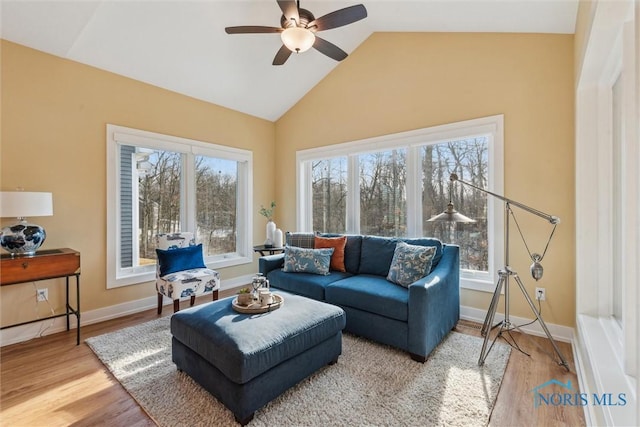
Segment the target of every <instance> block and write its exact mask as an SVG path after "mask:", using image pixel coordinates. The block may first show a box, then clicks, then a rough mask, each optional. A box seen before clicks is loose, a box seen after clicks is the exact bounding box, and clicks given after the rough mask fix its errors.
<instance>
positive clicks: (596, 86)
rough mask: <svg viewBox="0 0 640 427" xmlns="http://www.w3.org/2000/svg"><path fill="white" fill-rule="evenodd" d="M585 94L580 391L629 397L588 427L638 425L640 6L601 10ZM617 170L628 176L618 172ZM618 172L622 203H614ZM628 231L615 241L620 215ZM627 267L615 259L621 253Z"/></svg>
mask: <svg viewBox="0 0 640 427" xmlns="http://www.w3.org/2000/svg"><path fill="white" fill-rule="evenodd" d="M592 6H593V9H592V10H591V11H590V13H591V16H592V18H591V22H590V24H591V28H590V31H589V33H588V41H587V44H586V50H585V60H584V63H583V65H582V69H581V70H580V74H579V76H578V82H577V88H576V325H577V334H576V346H575V348H576V351H575V355H576V360H577V366H578V368H579V371H578V374H579V379H580V389H581V390H582V391H584V392H586V393H588V394H591V393H600V394H602V393H608V392H611V393H615V394H618V393H624V394H625V395H626V399H627V404H626V405H625V406H623V407H615V408H612V407H608V406H593V405H587V406H585V407H584V409H585V417H586V421H587V425H637V424H638V422H640V405H638V398H639V396H638V394H639V388H640V385H639V382H638V375H639V374H640V358H639V355H640V348H639V346H640V342H639V340H638V334H639V331H640V316H639V314H638V312H639V310H638V306H639V305H640V290H639V289H638V283H639V281H640V268H639V267H638V259H639V257H640V223H639V219H638V218H640V196H639V194H640V172H639V170H640V148H639V147H638V145H640V128H639V124H638V117H639V114H640V93H639V92H640V66H639V65H638V63H639V61H640V57H639V56H638V48H639V47H640V4H639V3H638V2H634V1H633V0H623V1H618V2H607V1H598V2H594V3H593V5H592ZM618 76H619V77H620V78H621V81H622V85H623V99H622V111H623V112H622V123H623V126H622V127H623V130H622V141H621V146H620V154H619V158H617V159H616V158H614V150H613V141H612V117H613V104H612V92H611V90H612V87H613V84H614V83H615V82H616V80H617V78H618ZM614 168H620V169H619V170H618V171H614V170H613V169H614ZM614 173H620V174H621V176H622V188H621V189H620V195H621V198H622V202H621V203H620V202H618V203H614V200H613V196H612V194H613V191H612V186H613V185H615V181H614V176H615V175H614ZM617 209H622V210H623V212H622V215H621V216H620V217H619V218H618V219H619V220H620V221H619V223H618V225H619V226H620V227H621V232H620V233H619V238H615V235H614V233H613V228H614V221H615V220H616V215H614V210H617ZM614 247H616V248H617V250H618V252H619V253H620V257H621V259H620V260H614V259H613V255H612V254H613V248H614ZM615 268H619V269H620V271H618V272H617V273H619V274H618V275H619V277H620V280H621V282H622V295H623V305H622V325H620V324H619V323H618V322H617V321H616V320H615V319H614V318H613V317H612V312H613V292H612V286H611V281H612V280H613V277H614V276H613V270H614V269H615Z"/></svg>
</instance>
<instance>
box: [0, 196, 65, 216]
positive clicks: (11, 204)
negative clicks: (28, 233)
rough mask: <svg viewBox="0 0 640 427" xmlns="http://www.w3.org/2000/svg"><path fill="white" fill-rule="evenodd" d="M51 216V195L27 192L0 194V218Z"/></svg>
mask: <svg viewBox="0 0 640 427" xmlns="http://www.w3.org/2000/svg"><path fill="white" fill-rule="evenodd" d="M51 215H53V196H52V195H51V193H36V192H28V191H3V192H0V217H2V218H27V217H29V218H30V217H35V216H51Z"/></svg>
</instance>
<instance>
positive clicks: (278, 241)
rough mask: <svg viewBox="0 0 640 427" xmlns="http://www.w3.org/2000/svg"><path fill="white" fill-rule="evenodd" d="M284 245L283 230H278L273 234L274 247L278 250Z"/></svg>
mask: <svg viewBox="0 0 640 427" xmlns="http://www.w3.org/2000/svg"><path fill="white" fill-rule="evenodd" d="M282 243H283V235H282V230H280V229H279V228H277V229H276V231H275V233H273V245H274V246H275V247H276V248H281V247H282Z"/></svg>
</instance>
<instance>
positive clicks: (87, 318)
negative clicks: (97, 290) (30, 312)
mask: <svg viewBox="0 0 640 427" xmlns="http://www.w3.org/2000/svg"><path fill="white" fill-rule="evenodd" d="M252 277H253V275H245V276H240V277H235V278H233V279H229V280H223V281H222V282H221V284H220V290H227V289H232V288H236V287H238V286H242V285H245V284H247V283H251V278H252ZM156 304H157V297H156V295H153V296H151V297H148V298H143V299H139V300H135V301H128V302H125V303H122V304H116V305H112V306H109V307H103V308H99V309H96V310H91V311H87V312H83V313H82V315H81V318H80V319H81V324H82V326H85V325H91V324H93V323H98V322H104V321H106V320H111V319H115V318H117V317H122V316H126V315H129V314H135V313H139V312H141V311H146V310H151V309H154V308H156ZM171 304H172V302H171V301H170V300H169V299H167V298H165V304H164V305H165V306H166V305H171ZM485 316H486V311H485V310H481V309H478V308H473V307H466V306H461V307H460V317H461V318H462V319H465V320H470V321H473V322H478V323H483V322H484V318H485ZM502 319H504V316H503V315H501V314H500V313H496V316H495V322H499V321H500V320H502ZM531 320H532V319H525V318H522V317H515V316H511V321H512V323H514V324H516V325H522V324H525V323H529V322H530V321H531ZM70 324H71V328H75V327H76V319H75V316H71V323H70ZM47 326H48V328H47ZM41 328H42V329H46V330H45V331H44V333H43V334H42V335H50V334H55V333H57V332H62V331H64V330H66V319H65V318H64V317H59V318H56V319H50V320H43V321H42V322H36V323H31V324H29V325H23V326H16V327H15V328H10V329H4V330H2V331H0V346H6V345H10V344H16V343H19V342H24V341H28V340H30V339H33V338H37V337H39V336H40V330H41ZM547 328H549V332H550V333H551V336H553V338H554V339H556V340H558V341H563V342H569V343H571V342H572V341H573V328H570V327H568V326H560V325H555V324H551V323H547ZM521 329H522V331H523V332H526V333H528V334H531V335H536V336H540V337H545V336H546V334H545V333H544V331H543V330H542V328H541V327H540V325H539V324H538V322H536V323H534V324H532V325H529V326H525V327H523V328H521Z"/></svg>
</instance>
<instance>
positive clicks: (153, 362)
mask: <svg viewBox="0 0 640 427" xmlns="http://www.w3.org/2000/svg"><path fill="white" fill-rule="evenodd" d="M86 342H87V344H88V345H89V346H90V347H91V349H92V350H93V351H94V352H95V354H96V355H97V356H98V358H100V360H102V362H103V363H104V364H105V365H106V366H107V367H108V368H109V370H110V371H111V372H112V373H113V375H114V376H115V378H116V379H117V380H118V381H119V382H120V383H121V384H122V385H123V386H124V388H125V389H126V390H127V391H128V392H129V393H130V394H131V396H132V397H133V398H134V399H135V400H136V401H137V402H138V403H139V404H140V405H141V406H142V408H144V410H145V411H146V412H147V414H149V416H150V417H151V418H152V419H153V420H154V421H155V422H156V424H158V425H159V426H163V427H164V426H167V427H169V426H171V427H173V426H183V425H184V426H186V425H188V426H237V425H238V424H237V423H236V422H235V421H234V418H233V414H232V413H231V411H229V410H228V409H226V407H224V406H223V405H222V404H221V403H219V402H218V401H217V400H216V399H215V398H214V397H213V396H212V395H210V394H209V393H208V392H207V391H206V390H204V389H203V388H201V387H200V386H199V385H198V384H197V383H196V382H194V381H193V380H192V379H191V378H190V377H189V376H188V375H187V374H185V373H184V372H179V371H178V370H177V369H176V366H175V365H174V364H173V362H172V361H171V333H170V331H169V317H163V318H160V319H157V320H153V321H150V322H147V323H143V324H140V325H137V326H132V327H129V328H126V329H122V330H120V331H116V332H112V333H108V334H105V335H100V336H97V337H92V338H89V339H87V340H86ZM481 347H482V340H481V339H480V338H477V337H473V336H469V335H464V334H460V333H457V332H451V333H450V334H449V335H448V336H447V337H446V338H445V340H444V341H443V342H442V343H441V344H440V345H439V346H438V347H437V348H436V349H435V350H434V351H433V352H432V353H431V355H430V356H429V358H428V359H427V362H426V363H424V364H421V363H418V362H415V361H413V360H411V358H410V357H409V355H408V354H407V353H405V352H402V351H399V350H396V349H393V348H391V347H388V346H384V345H381V344H377V343H374V342H372V341H368V340H366V339H363V338H359V337H355V336H353V335H350V334H344V335H343V348H342V355H341V356H340V358H339V360H338V363H337V364H335V365H331V366H326V367H324V368H322V369H320V370H319V371H317V372H316V373H315V374H313V375H312V376H311V377H309V378H307V379H306V380H303V381H302V382H301V383H299V384H298V385H296V386H295V387H293V388H291V389H289V390H288V391H287V392H285V393H284V394H282V395H281V396H280V397H278V398H277V399H275V400H274V401H272V402H270V403H269V404H267V405H266V406H265V407H263V408H262V409H260V410H258V411H257V412H256V414H255V418H254V419H253V420H252V421H251V423H250V424H249V426H313V425H318V426H338V425H341V426H361V425H376V426H391V425H393V426H401V425H404V426H417V425H420V426H436V425H437V426H485V425H487V424H488V422H489V417H490V415H491V410H492V408H493V405H494V403H495V399H496V396H497V394H498V390H499V389H500V383H501V381H502V377H503V375H504V370H505V368H506V365H507V361H508V359H509V353H510V348H509V347H508V346H506V345H504V344H500V343H496V344H495V345H494V347H493V349H492V350H491V352H490V353H489V356H488V357H487V359H486V361H485V364H484V366H483V367H479V366H478V365H477V361H478V355H479V354H480V349H481Z"/></svg>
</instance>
